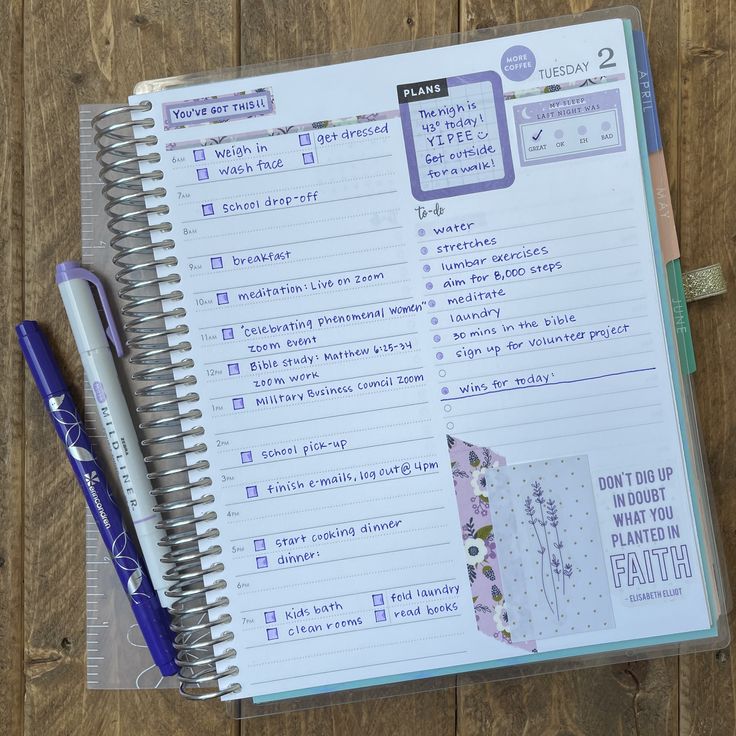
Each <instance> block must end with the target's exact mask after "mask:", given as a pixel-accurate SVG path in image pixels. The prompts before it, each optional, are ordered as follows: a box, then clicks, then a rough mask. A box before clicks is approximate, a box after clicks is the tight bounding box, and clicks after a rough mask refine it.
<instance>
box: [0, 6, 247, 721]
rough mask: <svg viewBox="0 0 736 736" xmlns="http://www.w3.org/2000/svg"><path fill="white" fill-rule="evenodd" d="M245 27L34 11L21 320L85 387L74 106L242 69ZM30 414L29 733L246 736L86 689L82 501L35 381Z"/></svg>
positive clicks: (185, 709)
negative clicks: (69, 300) (73, 270)
mask: <svg viewBox="0 0 736 736" xmlns="http://www.w3.org/2000/svg"><path fill="white" fill-rule="evenodd" d="M235 28H237V25H236V23H235V17H234V15H233V6H232V3H231V2H229V0H222V1H220V0H217V1H214V2H213V1H210V2H208V3H198V2H194V1H187V2H164V3H160V2H150V1H147V0H141V1H139V2H126V3H118V2H109V1H108V0H88V2H81V1H79V2H77V1H69V2H64V3H47V2H40V1H37V0H27V2H26V3H25V17H24V39H25V45H24V58H23V64H24V87H25V89H24V93H25V104H26V115H25V130H24V147H25V161H26V173H27V180H26V181H27V186H26V195H25V196H26V199H25V210H26V212H27V213H28V217H27V218H26V221H25V244H26V247H25V254H26V268H25V314H26V315H27V316H29V317H34V318H37V319H38V320H39V321H40V322H42V324H43V326H44V327H45V328H46V330H47V334H48V335H49V337H50V339H51V342H52V344H53V346H54V347H55V348H57V349H58V354H59V356H60V357H61V358H62V359H63V367H64V368H65V369H66V371H65V372H66V375H67V376H69V378H70V382H71V383H72V385H74V386H76V387H77V388H79V387H80V380H79V379H80V376H81V370H80V366H79V363H78V362H77V361H76V360H75V359H73V358H72V356H74V355H75V350H74V346H73V343H72V339H71V334H70V332H69V329H68V327H67V324H66V320H65V319H57V316H58V313H59V311H60V310H61V302H60V299H59V296H58V293H57V290H56V287H55V285H54V278H53V277H54V265H55V263H57V262H58V261H62V260H66V259H69V258H72V257H78V256H79V238H80V224H79V177H78V167H79V154H78V142H77V128H78V105H79V103H80V102H82V101H90V102H105V101H115V102H120V101H123V100H125V98H126V96H127V95H128V94H129V93H130V92H131V91H132V87H133V84H134V83H135V82H137V81H139V80H141V79H146V78H151V77H162V76H167V75H171V74H181V73H185V72H190V71H194V70H199V69H205V68H217V67H221V66H226V65H232V64H234V63H235V61H236V59H235V54H234V50H235V49H236V47H237V44H236V41H235V34H234V29H235ZM205 38H206V39H207V43H204V42H203V41H202V39H205ZM3 255H4V254H3ZM76 393H77V397H78V398H81V396H80V392H79V391H77V392H76ZM25 412H26V414H25V416H26V418H27V421H26V458H25V465H26V477H25V489H26V496H25V498H26V505H25V529H26V534H25V544H26V554H25V604H24V622H25V647H26V671H25V678H26V679H25V731H26V733H28V734H39V733H45V734H59V735H60V736H61V735H63V736H67V735H68V734H85V735H87V734H102V733H112V732H113V731H115V732H126V733H128V732H129V733H153V732H156V733H192V734H193V733H212V732H215V731H217V732H218V733H228V732H233V731H237V726H236V725H235V724H232V723H230V722H229V721H228V720H227V717H226V715H225V712H224V709H223V707H222V706H221V705H220V704H219V703H213V704H207V705H200V704H195V703H190V702H186V701H184V700H183V699H182V698H181V697H180V696H179V695H178V694H177V693H176V692H174V691H168V692H165V693H164V692H150V691H149V692H140V693H139V692H102V691H87V690H86V689H85V680H86V677H85V675H86V672H85V646H84V643H85V629H84V621H85V603H84V598H85V592H84V581H85V574H84V535H83V533H82V530H83V528H84V527H83V500H82V497H81V494H80V493H79V490H78V488H76V486H75V482H74V480H73V478H72V477H71V474H70V473H69V472H68V471H67V469H66V468H64V467H63V465H62V464H63V462H64V460H63V455H62V452H61V450H60V448H59V447H58V441H57V439H56V437H55V436H54V431H53V428H52V427H51V426H50V423H49V421H48V420H47V418H46V417H45V416H44V411H43V408H42V406H41V402H40V401H39V400H38V396H37V395H36V393H35V389H34V388H33V387H32V386H31V384H30V382H29V381H26V388H25ZM50 459H51V460H52V462H49V460H50ZM0 730H3V729H2V728H0Z"/></svg>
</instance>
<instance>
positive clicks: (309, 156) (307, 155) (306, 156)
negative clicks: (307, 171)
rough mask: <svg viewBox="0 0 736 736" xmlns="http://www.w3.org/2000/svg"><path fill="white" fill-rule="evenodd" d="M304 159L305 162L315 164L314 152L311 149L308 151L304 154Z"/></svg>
mask: <svg viewBox="0 0 736 736" xmlns="http://www.w3.org/2000/svg"><path fill="white" fill-rule="evenodd" d="M302 159H304V163H305V164H313V163H314V154H313V153H312V152H311V151H310V152H308V153H303V154H302Z"/></svg>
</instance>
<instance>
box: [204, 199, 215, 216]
mask: <svg viewBox="0 0 736 736" xmlns="http://www.w3.org/2000/svg"><path fill="white" fill-rule="evenodd" d="M202 214H203V215H204V216H205V217H207V215H214V214H215V205H213V204H212V203H211V202H208V203H207V204H203V205H202Z"/></svg>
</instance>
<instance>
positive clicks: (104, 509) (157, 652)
mask: <svg viewBox="0 0 736 736" xmlns="http://www.w3.org/2000/svg"><path fill="white" fill-rule="evenodd" d="M15 330H16V333H17V335H18V341H19V343H20V347H21V350H22V351H23V355H24V357H25V359H26V362H27V363H28V367H29V368H30V370H31V374H32V375H33V380H34V381H35V383H36V386H37V387H38V390H39V393H40V394H41V397H42V398H43V402H44V406H45V407H46V411H47V412H48V415H49V417H50V418H51V421H52V423H53V425H54V429H55V430H56V434H58V435H59V438H60V439H61V441H62V442H63V443H64V447H65V448H66V453H67V458H68V460H69V463H70V465H71V466H72V469H73V470H74V474H75V475H76V476H77V481H78V482H79V485H80V487H81V488H82V492H83V493H84V497H85V499H86V501H87V505H88V506H89V508H90V511H91V512H92V516H93V518H94V520H95V524H96V525H97V528H98V529H99V531H100V535H101V536H102V539H103V541H104V542H105V546H106V547H107V549H108V551H109V553H110V558H111V560H112V563H113V567H114V568H115V572H116V573H117V575H118V577H119V578H120V582H121V583H122V585H123V589H124V590H125V592H126V594H127V595H128V598H129V600H130V604H131V607H132V609H133V615H134V616H135V618H136V621H137V622H138V625H139V626H140V629H141V633H142V634H143V638H144V639H145V640H146V644H147V645H148V648H149V650H150V652H151V656H152V657H153V660H154V662H155V663H156V665H157V666H158V668H159V669H160V670H161V673H162V674H163V675H174V674H176V673H177V672H178V667H177V665H176V663H175V657H176V653H175V651H174V647H173V644H172V634H171V631H170V630H169V628H168V623H169V616H168V613H167V612H166V611H165V610H164V609H163V608H162V607H161V604H160V603H159V601H158V596H157V594H156V591H155V590H154V589H153V586H152V585H151V582H150V580H149V579H148V574H147V573H146V571H145V568H144V566H143V563H142V561H141V559H140V556H139V554H138V551H137V550H136V548H135V545H134V544H133V541H132V540H131V538H130V537H129V536H128V533H127V531H126V530H125V526H124V523H123V517H122V515H121V513H120V510H119V508H118V506H117V503H116V502H115V499H114V497H113V495H112V490H111V488H110V486H109V484H108V482H107V479H106V477H105V473H104V471H103V469H102V467H101V466H100V464H99V463H98V461H97V458H96V456H95V453H94V450H93V448H92V444H91V442H90V439H89V437H88V435H87V432H86V430H85V428H84V425H83V424H82V420H81V418H80V416H79V413H78V412H77V408H76V406H75V405H74V401H73V399H72V397H71V395H70V393H69V389H68V388H67V386H66V383H65V382H64V379H63V377H62V375H61V373H60V371H59V369H58V367H57V364H56V361H55V360H54V357H53V354H52V353H51V348H50V347H49V344H48V342H47V341H46V338H45V337H44V335H43V333H42V332H41V330H40V328H39V326H38V323H36V322H34V321H32V320H25V321H23V322H21V323H20V324H19V325H17V327H16V328H15Z"/></svg>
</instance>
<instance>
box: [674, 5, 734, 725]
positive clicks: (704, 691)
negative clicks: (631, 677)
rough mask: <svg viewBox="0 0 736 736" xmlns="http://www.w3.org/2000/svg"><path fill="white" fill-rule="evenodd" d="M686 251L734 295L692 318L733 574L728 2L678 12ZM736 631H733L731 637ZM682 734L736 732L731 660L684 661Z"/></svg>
mask: <svg viewBox="0 0 736 736" xmlns="http://www.w3.org/2000/svg"><path fill="white" fill-rule="evenodd" d="M680 25H681V34H680V35H681V38H680V66H681V80H682V81H681V94H680V100H681V103H680V104H681V120H682V126H681V139H680V159H679V167H680V172H679V180H680V190H679V195H680V196H679V210H680V241H681V250H682V262H683V267H684V268H696V267H698V266H705V265H708V264H711V263H720V264H721V266H722V267H723V269H724V272H725V276H726V281H727V283H728V286H729V290H730V291H729V293H728V294H726V295H725V296H721V297H716V298H714V299H708V300H704V301H702V302H697V303H695V304H692V305H691V306H690V309H689V314H690V321H691V325H692V331H693V337H694V340H695V351H696V356H697V361H698V371H697V373H696V376H695V384H696V390H697V396H698V404H699V407H700V418H701V430H702V433H703V439H704V443H705V448H706V452H707V458H708V463H709V465H710V470H711V477H712V481H713V491H714V494H715V500H716V506H717V510H718V514H719V517H720V522H721V528H722V530H723V542H724V550H725V558H726V559H725V561H726V568H727V569H729V570H733V569H734V566H735V565H736V499H735V498H734V493H733V489H734V482H735V481H736V454H735V453H734V448H735V447H736V400H735V399H734V391H733V388H734V379H733V376H734V372H733V367H732V364H733V360H734V356H735V355H736V335H735V334H734V329H736V319H735V317H736V291H735V289H736V257H735V256H734V245H736V210H735V209H734V191H735V189H734V187H735V186H736V148H735V147H734V135H736V126H735V125H734V121H733V116H734V115H736V100H735V99H734V94H735V93H736V78H735V76H734V69H733V57H734V52H736V21H735V20H734V18H733V16H732V8H731V6H730V5H729V3H728V2H723V1H718V0H716V1H714V2H709V3H707V4H705V5H703V4H700V3H697V2H686V3H683V4H682V7H681V22H680ZM732 631H733V628H732ZM680 670H681V680H680V733H682V734H687V735H688V736H701V734H702V735H703V736H705V735H713V736H715V735H716V734H717V735H719V736H726V734H733V733H735V732H736V713H735V712H734V663H733V659H732V658H731V656H730V655H729V650H724V651H721V652H718V653H715V652H706V653H703V654H697V655H690V656H687V657H682V660H681V665H680Z"/></svg>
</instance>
